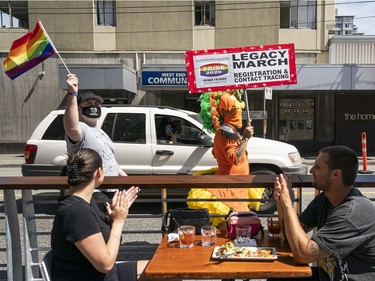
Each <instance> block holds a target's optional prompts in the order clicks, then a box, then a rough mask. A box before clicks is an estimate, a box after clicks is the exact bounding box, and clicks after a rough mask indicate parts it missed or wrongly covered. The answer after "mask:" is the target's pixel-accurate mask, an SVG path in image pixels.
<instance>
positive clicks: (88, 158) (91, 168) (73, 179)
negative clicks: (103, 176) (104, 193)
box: [66, 148, 103, 186]
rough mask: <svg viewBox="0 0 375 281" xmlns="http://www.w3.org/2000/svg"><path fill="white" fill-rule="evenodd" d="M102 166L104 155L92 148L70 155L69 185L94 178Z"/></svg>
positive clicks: (68, 167)
mask: <svg viewBox="0 0 375 281" xmlns="http://www.w3.org/2000/svg"><path fill="white" fill-rule="evenodd" d="M102 166H103V160H102V157H100V155H99V153H97V152H96V151H95V150H92V149H90V148H84V149H80V150H78V151H77V152H75V153H73V154H71V155H69V159H68V163H67V166H66V170H67V175H68V183H69V185H71V186H74V185H79V184H81V183H84V182H86V181H88V180H90V179H92V177H93V176H94V173H95V171H96V170H97V169H98V168H99V167H102Z"/></svg>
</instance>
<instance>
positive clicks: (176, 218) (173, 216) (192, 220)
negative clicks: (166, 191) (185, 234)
mask: <svg viewBox="0 0 375 281" xmlns="http://www.w3.org/2000/svg"><path fill="white" fill-rule="evenodd" d="M179 225H180V226H181V225H193V226H195V234H198V235H200V234H201V227H202V226H207V225H211V222H210V215H209V213H208V209H206V208H205V209H197V210H195V209H189V208H177V209H170V210H168V212H167V213H165V214H164V215H163V221H162V227H161V230H162V231H163V232H164V233H172V232H177V228H178V226H179Z"/></svg>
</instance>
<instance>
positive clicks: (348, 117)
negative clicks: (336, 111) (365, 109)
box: [344, 112, 375, 121]
mask: <svg viewBox="0 0 375 281" xmlns="http://www.w3.org/2000/svg"><path fill="white" fill-rule="evenodd" d="M344 120H345V121H375V114H374V113H359V112H357V113H349V112H346V113H344Z"/></svg>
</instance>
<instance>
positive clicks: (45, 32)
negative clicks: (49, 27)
mask: <svg viewBox="0 0 375 281" xmlns="http://www.w3.org/2000/svg"><path fill="white" fill-rule="evenodd" d="M38 22H39V23H40V27H41V28H42V29H43V32H44V34H45V35H46V37H47V38H48V41H49V42H50V43H51V45H52V48H53V49H54V51H55V53H56V54H57V55H58V56H59V58H60V60H61V62H62V63H63V65H64V66H65V68H66V70H67V71H68V73H69V74H71V73H70V70H69V68H68V67H67V66H66V64H65V62H64V60H63V59H62V57H61V56H60V53H59V51H58V50H57V49H56V47H55V45H54V44H53V42H52V40H51V38H50V37H49V35H48V33H47V31H46V29H45V28H44V26H43V24H42V22H41V21H40V20H39V19H38Z"/></svg>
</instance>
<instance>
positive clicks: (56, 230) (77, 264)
mask: <svg viewBox="0 0 375 281" xmlns="http://www.w3.org/2000/svg"><path fill="white" fill-rule="evenodd" d="M59 204H60V206H59V209H58V210H57V212H56V216H55V220H54V222H53V229H52V234H51V245H52V252H53V265H52V279H53V280H54V281H60V280H61V281H62V280H77V281H78V280H79V281H82V280H90V281H93V280H98V281H99V280H100V281H102V280H104V278H105V276H106V274H104V273H101V272H99V271H97V270H96V269H95V267H94V266H93V265H92V264H91V263H90V261H89V260H88V259H87V258H86V257H85V256H84V255H83V254H82V253H81V252H80V250H79V249H78V248H77V247H76V246H75V244H74V243H75V242H77V241H80V240H82V239H84V238H86V237H89V236H91V235H93V234H96V233H98V232H101V233H102V235H103V238H104V241H105V242H106V243H107V241H108V239H109V234H110V228H109V226H108V225H107V224H106V223H105V218H104V215H103V213H102V212H100V211H99V209H98V206H97V204H96V202H95V201H94V200H92V201H91V203H90V204H88V203H87V202H86V201H85V200H83V199H82V198H80V197H78V196H74V195H71V196H63V197H62V198H61V199H60V202H59ZM107 275H108V273H107ZM107 277H108V276H107Z"/></svg>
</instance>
